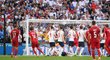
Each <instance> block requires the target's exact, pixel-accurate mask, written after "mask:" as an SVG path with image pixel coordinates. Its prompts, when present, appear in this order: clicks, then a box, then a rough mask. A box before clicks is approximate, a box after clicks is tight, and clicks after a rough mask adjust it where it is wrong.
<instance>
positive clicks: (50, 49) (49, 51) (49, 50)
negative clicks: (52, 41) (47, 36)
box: [48, 47, 52, 55]
mask: <svg viewBox="0 0 110 60" xmlns="http://www.w3.org/2000/svg"><path fill="white" fill-rule="evenodd" d="M51 51H52V48H51V47H50V48H49V49H48V55H51V54H50V53H51Z"/></svg>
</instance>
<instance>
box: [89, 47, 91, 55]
mask: <svg viewBox="0 0 110 60" xmlns="http://www.w3.org/2000/svg"><path fill="white" fill-rule="evenodd" d="M88 51H89V54H90V55H91V51H90V46H89V47H88Z"/></svg>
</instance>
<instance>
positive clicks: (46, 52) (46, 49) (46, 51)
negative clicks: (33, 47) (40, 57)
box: [45, 47, 49, 55]
mask: <svg viewBox="0 0 110 60" xmlns="http://www.w3.org/2000/svg"><path fill="white" fill-rule="evenodd" d="M48 50H49V49H48V48H47V47H45V54H46V55H48Z"/></svg>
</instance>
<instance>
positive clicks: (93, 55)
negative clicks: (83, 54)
mask: <svg viewBox="0 0 110 60" xmlns="http://www.w3.org/2000/svg"><path fill="white" fill-rule="evenodd" d="M92 58H93V59H95V51H94V50H92Z"/></svg>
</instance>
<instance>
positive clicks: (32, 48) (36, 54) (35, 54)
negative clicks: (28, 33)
mask: <svg viewBox="0 0 110 60" xmlns="http://www.w3.org/2000/svg"><path fill="white" fill-rule="evenodd" d="M32 50H33V52H34V54H35V55H36V56H37V53H36V50H35V47H34V48H32Z"/></svg>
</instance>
